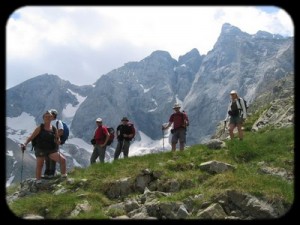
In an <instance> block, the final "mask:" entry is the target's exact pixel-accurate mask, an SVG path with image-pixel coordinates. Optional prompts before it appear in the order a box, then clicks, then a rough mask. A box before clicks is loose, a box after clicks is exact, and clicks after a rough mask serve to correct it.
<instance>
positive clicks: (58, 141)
mask: <svg viewBox="0 0 300 225" xmlns="http://www.w3.org/2000/svg"><path fill="white" fill-rule="evenodd" d="M59 131H61V129H59V130H58V129H56V133H55V139H56V144H58V145H60V136H61V135H59ZM62 132H64V130H62Z"/></svg>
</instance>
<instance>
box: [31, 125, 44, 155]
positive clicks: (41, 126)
mask: <svg viewBox="0 0 300 225" xmlns="http://www.w3.org/2000/svg"><path fill="white" fill-rule="evenodd" d="M42 129H44V124H43V123H41V124H40V132H39V133H38V134H37V135H36V136H35V138H38V136H39V135H40V133H41V131H42ZM35 138H34V139H35ZM31 141H32V140H31ZM33 150H34V147H33V144H32V143H31V151H33Z"/></svg>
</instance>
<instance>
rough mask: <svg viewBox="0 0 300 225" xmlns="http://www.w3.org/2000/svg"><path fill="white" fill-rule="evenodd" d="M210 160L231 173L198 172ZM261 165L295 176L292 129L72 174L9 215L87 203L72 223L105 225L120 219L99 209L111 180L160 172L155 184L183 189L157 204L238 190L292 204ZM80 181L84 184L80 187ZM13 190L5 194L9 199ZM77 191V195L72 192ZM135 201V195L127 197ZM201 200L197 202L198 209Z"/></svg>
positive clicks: (290, 188) (287, 184) (54, 212)
mask: <svg viewBox="0 0 300 225" xmlns="http://www.w3.org/2000/svg"><path fill="white" fill-rule="evenodd" d="M210 160H218V161H221V162H225V163H230V164H232V165H233V166H235V167H236V170H233V171H227V172H225V173H221V174H215V175H211V174H208V173H206V172H204V171H201V170H200V169H199V165H200V164H201V163H203V162H207V161H210ZM261 164H264V165H267V166H270V167H279V168H284V169H286V170H288V171H290V172H291V171H293V170H294V128H292V127H290V128H281V129H274V128H273V127H269V128H265V129H263V130H261V131H259V132H250V131H245V134H244V140H243V141H239V140H238V139H236V140H232V141H231V140H228V141H226V148H224V149H221V150H211V149H208V148H207V147H206V146H204V145H201V144H199V145H194V146H191V147H189V148H187V149H186V150H184V151H183V152H179V151H176V152H164V153H157V154H149V155H144V156H133V157H129V158H125V159H119V160H117V161H114V162H112V163H104V164H100V163H96V164H93V165H92V166H89V167H87V168H84V169H82V168H74V169H73V171H71V172H70V173H69V177H71V178H74V179H75V182H74V183H73V184H68V185H67V184H63V185H64V186H65V187H66V189H67V190H68V191H67V193H66V194H62V195H54V194H53V193H49V192H39V193H38V194H34V195H30V196H28V197H23V198H20V199H19V200H18V201H15V202H13V203H11V204H10V205H9V207H10V209H11V211H12V212H13V213H14V214H15V215H17V216H19V217H23V216H24V215H27V214H32V213H36V214H39V215H42V216H45V218H52V219H62V218H66V217H67V216H68V215H70V213H71V211H72V210H73V209H74V207H75V206H76V205H77V204H78V203H81V202H82V201H83V200H87V201H88V202H89V203H90V205H91V210H90V211H89V212H86V213H81V214H79V215H78V216H76V217H74V218H76V219H107V218H109V217H110V216H112V217H114V216H118V215H123V214H124V212H123V211H122V210H120V209H111V210H109V212H104V210H103V209H104V207H107V206H109V205H110V204H113V203H117V202H118V200H111V199H108V198H107V197H106V195H105V190H107V188H108V187H109V184H110V183H111V182H113V181H115V180H118V179H121V178H125V177H131V178H133V177H136V176H137V175H138V174H139V173H140V172H141V170H143V169H146V168H147V169H150V170H152V171H156V172H161V173H162V176H161V177H160V180H163V181H168V180H170V179H176V180H177V181H179V182H180V181H182V182H183V181H184V182H183V183H185V184H186V186H184V187H181V190H180V191H179V192H176V193H173V194H172V195H171V196H167V197H161V198H160V201H161V202H165V201H184V199H186V198H188V197H189V196H195V195H200V194H204V200H207V201H209V199H210V198H213V197H214V196H216V195H217V194H220V193H223V192H224V191H226V190H229V189H230V190H237V191H240V192H243V193H250V194H252V195H254V196H257V197H264V198H265V199H268V200H269V201H272V200H274V201H275V200H276V199H282V200H284V202H286V203H288V204H291V205H292V203H293V201H294V183H293V181H286V180H283V179H282V178H279V177H276V176H271V175H267V174H262V173H259V168H260V167H261ZM83 179H87V180H86V181H84V180H83ZM15 190H16V187H11V188H8V190H7V193H13V191H15ZM74 190H77V191H74ZM135 194H136V195H137V194H139V193H134V194H131V196H133V195H135ZM204 200H201V201H200V200H199V204H201V202H203V201H204Z"/></svg>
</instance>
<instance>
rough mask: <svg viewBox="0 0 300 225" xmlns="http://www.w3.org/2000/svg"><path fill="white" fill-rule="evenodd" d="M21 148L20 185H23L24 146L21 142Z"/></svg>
mask: <svg viewBox="0 0 300 225" xmlns="http://www.w3.org/2000/svg"><path fill="white" fill-rule="evenodd" d="M21 150H22V162H21V183H20V185H21V187H22V186H23V185H22V184H23V163H24V151H25V150H26V147H25V146H24V145H23V144H21Z"/></svg>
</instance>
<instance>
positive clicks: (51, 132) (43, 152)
mask: <svg viewBox="0 0 300 225" xmlns="http://www.w3.org/2000/svg"><path fill="white" fill-rule="evenodd" d="M52 118H53V116H52V114H51V111H47V112H45V113H44V114H43V120H44V123H43V124H41V125H39V126H38V127H36V128H35V130H34V131H33V133H32V134H31V135H30V137H28V138H27V140H26V142H25V143H24V144H22V145H21V147H22V150H24V149H26V146H27V144H28V143H29V142H31V141H32V140H33V139H34V138H35V137H37V136H38V137H37V139H36V146H35V148H34V151H35V156H36V172H35V173H36V183H37V184H40V183H41V176H42V170H43V166H44V161H45V157H46V156H47V155H48V156H49V158H50V159H52V160H54V161H56V162H59V163H60V167H61V174H62V175H61V177H63V178H66V177H67V173H66V171H67V168H66V158H65V157H64V155H62V154H61V153H60V152H58V145H59V143H60V139H59V135H58V131H57V129H56V127H55V126H52V125H51V121H52Z"/></svg>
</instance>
